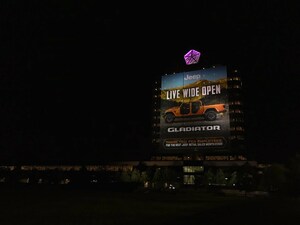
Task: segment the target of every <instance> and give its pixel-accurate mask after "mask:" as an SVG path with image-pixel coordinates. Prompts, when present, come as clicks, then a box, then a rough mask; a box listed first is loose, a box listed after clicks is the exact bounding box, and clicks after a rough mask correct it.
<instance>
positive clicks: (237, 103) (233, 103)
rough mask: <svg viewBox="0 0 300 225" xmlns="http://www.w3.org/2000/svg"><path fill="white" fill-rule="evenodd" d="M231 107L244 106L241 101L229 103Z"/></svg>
mask: <svg viewBox="0 0 300 225" xmlns="http://www.w3.org/2000/svg"><path fill="white" fill-rule="evenodd" d="M229 105H242V103H241V102H240V101H233V102H229Z"/></svg>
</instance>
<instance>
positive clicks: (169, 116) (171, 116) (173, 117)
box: [165, 113, 175, 123]
mask: <svg viewBox="0 0 300 225" xmlns="http://www.w3.org/2000/svg"><path fill="white" fill-rule="evenodd" d="M174 119H175V116H174V115H173V114H172V113H168V114H167V115H166V117H165V121H166V123H172V122H173V121H174Z"/></svg>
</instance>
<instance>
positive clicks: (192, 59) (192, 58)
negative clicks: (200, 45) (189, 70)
mask: <svg viewBox="0 0 300 225" xmlns="http://www.w3.org/2000/svg"><path fill="white" fill-rule="evenodd" d="M200 55H201V53H200V52H198V51H196V50H194V49H192V50H190V51H188V52H187V53H186V54H185V55H184V60H185V63H186V64H187V65H191V64H195V63H197V62H198V61H199V58H200Z"/></svg>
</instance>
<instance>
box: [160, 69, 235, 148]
mask: <svg viewBox="0 0 300 225" xmlns="http://www.w3.org/2000/svg"><path fill="white" fill-rule="evenodd" d="M160 117H161V118H160V139H161V140H160V143H161V146H160V150H161V151H163V152H165V153H179V152H182V153H185V152H191V151H200V152H201V151H203V152H208V151H215V150H224V149H226V148H227V147H228V139H229V135H230V121H229V106H228V96H227V68H226V66H218V67H213V68H208V69H202V70H194V71H189V72H181V73H174V74H170V75H164V76H162V80H161V114H160Z"/></svg>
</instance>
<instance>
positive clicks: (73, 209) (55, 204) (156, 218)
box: [0, 187, 300, 225]
mask: <svg viewBox="0 0 300 225" xmlns="http://www.w3.org/2000/svg"><path fill="white" fill-rule="evenodd" d="M0 224H1V225H11V224H14V225H27V224H28V225H29V224H30V225H35V224H36V225H50V224H51V225H54V224H55V225H60V224H61V225H75V224H76V225H93V224H101V225H110V224H120V225H127V224H130V225H144V224H145V225H147V224H155V225H179V224H182V225H194V224H197V225H214V224H218V225H219V224H222V225H223V224H230V225H248V224H249V225H250V224H251V225H254V224H255V225H256V224H263V225H277V224H278V225H279V224H280V225H282V224H287V225H299V224H300V201H299V200H296V199H292V198H289V199H287V198H282V197H267V198H262V197H251V198H249V197H243V196H239V197H237V196H222V195H219V194H216V193H211V192H206V191H203V190H202V191H201V190H180V191H177V192H165V193H159V192H147V193H145V192H142V191H138V192H137V191H134V192H122V191H108V190H101V191H100V190H97V189H88V188H86V189H65V188H61V187H39V188H37V187H23V188H13V189H11V188H7V187H6V188H1V189H0Z"/></svg>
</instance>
